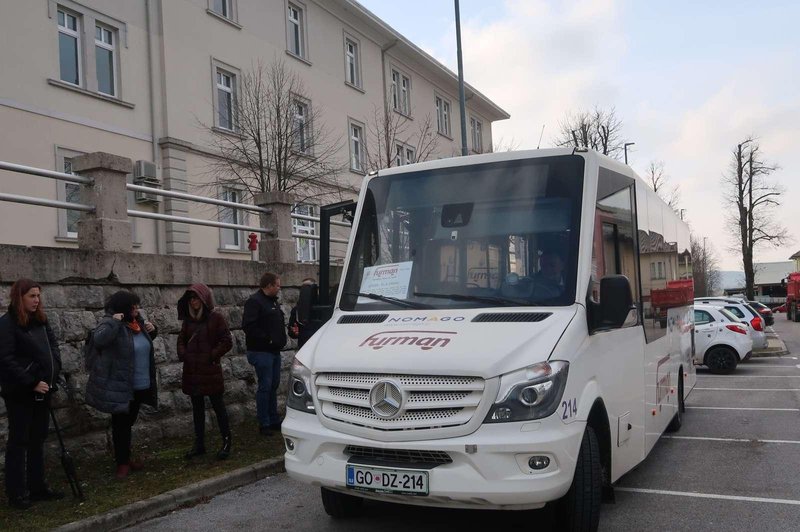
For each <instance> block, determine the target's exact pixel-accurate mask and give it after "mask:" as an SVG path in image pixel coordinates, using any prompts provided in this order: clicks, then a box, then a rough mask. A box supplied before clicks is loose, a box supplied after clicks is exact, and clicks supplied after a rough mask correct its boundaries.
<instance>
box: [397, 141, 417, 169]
mask: <svg viewBox="0 0 800 532" xmlns="http://www.w3.org/2000/svg"><path fill="white" fill-rule="evenodd" d="M415 162H417V161H416V152H415V150H414V148H412V147H411V146H406V145H405V144H397V145H396V146H395V158H394V165H395V166H403V165H404V164H413V163H415Z"/></svg>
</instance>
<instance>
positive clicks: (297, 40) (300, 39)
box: [287, 4, 306, 59]
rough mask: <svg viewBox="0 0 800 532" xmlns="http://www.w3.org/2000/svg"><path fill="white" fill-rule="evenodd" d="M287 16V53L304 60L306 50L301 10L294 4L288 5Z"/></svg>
mask: <svg viewBox="0 0 800 532" xmlns="http://www.w3.org/2000/svg"><path fill="white" fill-rule="evenodd" d="M287 9H288V15H287V17H288V18H287V24H288V31H289V35H288V40H289V42H288V43H287V46H288V49H289V52H291V53H292V54H294V55H296V56H297V57H302V58H304V59H305V57H306V50H305V27H304V25H305V21H304V20H303V19H304V16H303V15H304V13H303V9H302V8H300V7H298V6H297V5H295V4H288V6H287Z"/></svg>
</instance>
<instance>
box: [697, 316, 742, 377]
mask: <svg viewBox="0 0 800 532" xmlns="http://www.w3.org/2000/svg"><path fill="white" fill-rule="evenodd" d="M694 338H695V345H694V361H695V363H696V364H703V365H705V366H707V367H708V369H709V370H710V371H711V373H717V374H728V373H732V372H733V371H734V370H735V369H736V366H737V365H738V364H739V362H741V361H742V360H744V359H745V358H747V357H748V356H749V355H750V354H751V353H752V351H753V340H752V339H751V338H750V335H749V334H747V328H746V325H745V324H744V323H741V322H740V321H739V320H738V319H737V318H736V316H734V315H733V314H731V312H730V311H728V310H726V309H725V308H723V307H719V306H716V305H703V304H699V303H695V305H694Z"/></svg>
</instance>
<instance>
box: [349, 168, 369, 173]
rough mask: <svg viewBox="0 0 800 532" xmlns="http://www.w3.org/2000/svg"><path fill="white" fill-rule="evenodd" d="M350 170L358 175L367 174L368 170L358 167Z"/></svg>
mask: <svg viewBox="0 0 800 532" xmlns="http://www.w3.org/2000/svg"><path fill="white" fill-rule="evenodd" d="M350 172H351V173H354V174H358V175H367V171H366V170H358V169H356V168H350Z"/></svg>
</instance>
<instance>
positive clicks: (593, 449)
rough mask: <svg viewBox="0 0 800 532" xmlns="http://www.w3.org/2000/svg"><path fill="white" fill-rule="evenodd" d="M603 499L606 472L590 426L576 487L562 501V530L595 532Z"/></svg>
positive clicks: (559, 511)
mask: <svg viewBox="0 0 800 532" xmlns="http://www.w3.org/2000/svg"><path fill="white" fill-rule="evenodd" d="M602 496H603V471H602V467H601V465H600V445H599V444H598V443H597V436H596V435H595V433H594V430H593V429H592V427H590V426H588V425H587V426H586V431H585V432H584V433H583V440H582V441H581V449H580V451H579V452H578V463H577V464H576V466H575V476H574V477H572V485H571V486H570V487H569V491H568V492H567V494H566V495H564V497H563V498H562V499H561V500H560V501H558V506H557V513H558V516H557V517H558V521H559V524H560V525H561V526H559V530H565V531H569V532H593V531H595V530H597V526H598V524H599V523H600V502H601V500H602Z"/></svg>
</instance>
